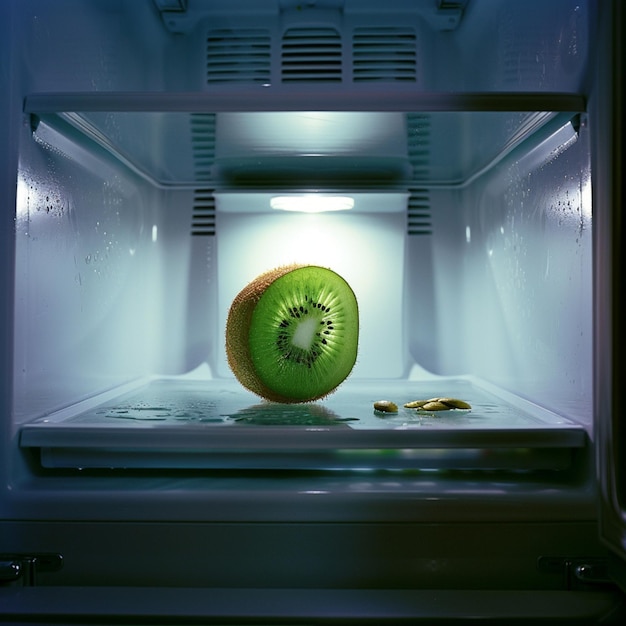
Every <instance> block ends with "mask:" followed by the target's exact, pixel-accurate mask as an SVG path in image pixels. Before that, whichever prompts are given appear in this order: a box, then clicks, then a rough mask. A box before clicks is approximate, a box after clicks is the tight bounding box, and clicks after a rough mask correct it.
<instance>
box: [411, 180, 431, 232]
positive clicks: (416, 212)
mask: <svg viewBox="0 0 626 626" xmlns="http://www.w3.org/2000/svg"><path fill="white" fill-rule="evenodd" d="M407 232H408V234H409V235H431V234H432V232H433V231H432V220H431V216H430V196H429V194H428V190H427V189H420V188H415V189H409V202H408V209H407Z"/></svg>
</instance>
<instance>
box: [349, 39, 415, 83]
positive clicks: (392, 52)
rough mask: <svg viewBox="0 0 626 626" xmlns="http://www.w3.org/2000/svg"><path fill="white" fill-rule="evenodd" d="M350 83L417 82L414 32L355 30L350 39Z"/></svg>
mask: <svg viewBox="0 0 626 626" xmlns="http://www.w3.org/2000/svg"><path fill="white" fill-rule="evenodd" d="M352 58H353V80H354V82H370V81H383V82H395V81H411V82H416V81H417V62H416V61H417V55H416V40H415V32H414V31H413V30H412V29H410V28H401V27H380V28H357V29H355V31H354V37H353V40H352Z"/></svg>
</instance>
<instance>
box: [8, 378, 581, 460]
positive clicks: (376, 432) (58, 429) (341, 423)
mask: <svg viewBox="0 0 626 626" xmlns="http://www.w3.org/2000/svg"><path fill="white" fill-rule="evenodd" d="M109 395H110V394H109ZM435 396H451V397H457V398H461V399H464V400H466V401H467V402H469V403H470V404H471V406H472V408H471V410H457V409H455V410H450V411H441V412H427V411H416V410H414V409H406V408H404V407H403V404H404V403H406V402H409V401H411V400H415V399H422V398H423V399H426V398H430V397H435ZM381 399H388V400H393V401H394V402H396V403H397V404H398V406H399V410H398V413H397V414H385V413H380V412H377V411H375V410H374V406H373V405H374V402H375V401H377V400H381ZM586 441H587V435H586V432H585V430H584V429H583V428H582V427H580V426H579V425H576V424H575V423H573V422H570V421H568V420H567V419H565V418H562V417H560V416H558V415H556V414H554V413H552V412H550V411H546V410H544V409H541V408H540V407H537V406H534V405H532V404H530V403H524V402H523V401H522V400H521V399H517V400H516V399H515V398H506V399H505V398H503V397H500V396H498V395H496V394H495V393H494V392H493V391H492V390H486V389H485V388H484V387H482V386H481V385H480V384H479V383H478V382H476V381H471V380H468V379H464V378H459V379H448V378H446V379H436V380H433V381H427V382H415V381H410V380H403V381H354V382H349V383H346V384H345V385H344V386H342V387H341V388H340V389H339V390H338V391H336V392H335V393H334V394H332V395H331V396H329V397H328V398H326V399H324V400H322V401H319V402H315V403H308V404H299V405H282V404H275V403H268V402H262V401H260V400H259V399H258V398H256V397H255V396H254V395H252V394H250V393H248V392H247V391H245V390H244V389H242V388H241V387H240V386H239V385H238V383H236V382H235V381H230V380H189V379H185V378H163V379H155V380H151V381H149V382H148V383H146V384H144V385H142V386H141V387H139V388H137V389H134V390H131V391H125V392H124V393H121V394H120V395H119V396H117V397H114V398H108V399H107V400H104V401H103V399H102V398H94V399H92V400H89V401H87V402H84V403H82V404H81V406H80V407H70V408H67V409H63V410H61V411H58V412H56V413H52V414H50V415H46V416H44V417H40V418H38V419H36V420H34V421H32V422H30V423H28V424H25V425H24V426H23V427H22V429H21V435H20V445H21V447H22V448H25V449H35V450H36V451H37V452H38V454H39V457H40V462H41V464H42V465H43V467H46V468H81V469H85V468H127V469H128V468H134V469H149V468H152V469H157V468H158V469H163V468H168V469H190V468H204V469H215V468H220V469H381V468H384V469H419V470H433V469H496V470H500V469H523V470H537V469H549V470H558V469H567V468H568V467H570V465H571V463H572V455H573V454H574V452H575V451H576V450H579V451H580V450H583V449H584V448H585V446H586Z"/></svg>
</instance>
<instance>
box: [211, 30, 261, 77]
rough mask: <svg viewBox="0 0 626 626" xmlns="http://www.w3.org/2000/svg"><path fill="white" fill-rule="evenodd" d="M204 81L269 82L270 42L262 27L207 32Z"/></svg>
mask: <svg viewBox="0 0 626 626" xmlns="http://www.w3.org/2000/svg"><path fill="white" fill-rule="evenodd" d="M206 51H207V56H206V61H207V65H206V69H207V83H269V82H270V79H271V41H270V35H269V32H268V31H266V30H262V29H243V30H229V29H220V30H212V31H209V33H208V34H207V48H206Z"/></svg>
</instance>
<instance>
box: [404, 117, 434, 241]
mask: <svg viewBox="0 0 626 626" xmlns="http://www.w3.org/2000/svg"><path fill="white" fill-rule="evenodd" d="M406 129H407V150H408V156H409V162H410V164H411V168H412V170H413V174H412V177H411V178H412V181H413V184H414V185H419V183H420V182H421V183H422V184H423V183H424V181H426V180H428V177H429V174H430V149H431V148H430V135H431V119H430V115H429V114H428V113H407V116H406ZM407 232H408V234H409V235H431V234H432V220H431V212H430V196H429V193H428V190H427V189H423V188H420V187H418V186H415V187H411V188H409V201H408V208H407Z"/></svg>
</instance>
